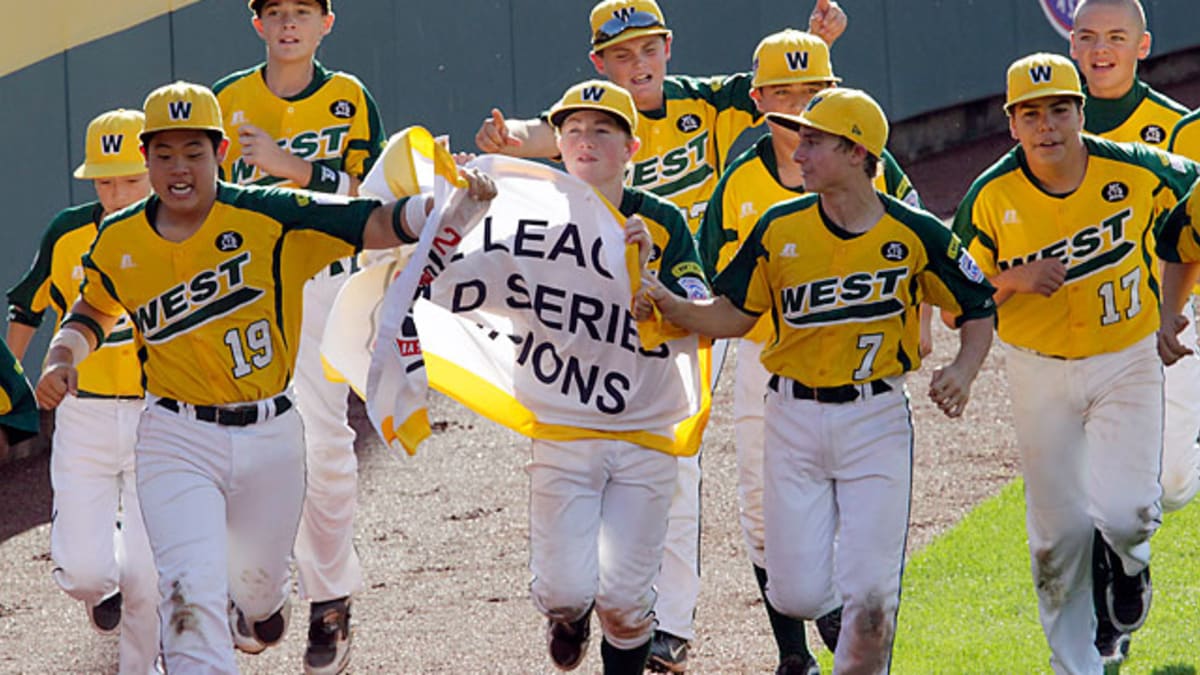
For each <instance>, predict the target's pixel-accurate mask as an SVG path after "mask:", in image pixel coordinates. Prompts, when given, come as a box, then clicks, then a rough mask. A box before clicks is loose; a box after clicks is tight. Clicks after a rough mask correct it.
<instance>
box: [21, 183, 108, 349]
mask: <svg viewBox="0 0 1200 675" xmlns="http://www.w3.org/2000/svg"><path fill="white" fill-rule="evenodd" d="M101 213H102V209H101V206H100V204H99V203H98V202H89V203H87V204H83V205H81V206H76V207H72V208H69V209H65V210H63V211H61V212H60V213H59V214H58V215H57V216H55V217H54V220H52V221H50V225H49V226H47V227H46V230H45V231H44V232H43V233H42V240H41V244H40V245H39V246H38V251H37V254H36V255H35V256H34V258H33V264H32V265H31V266H30V268H29V270H28V271H26V272H25V276H23V277H21V280H20V281H18V282H17V284H16V285H15V286H13V287H12V288H10V289H9V290H8V320H9V321H10V322H13V323H20V324H25V325H27V326H33V327H34V328H37V327H38V326H41V325H42V319H43V318H44V316H45V307H40V308H37V309H35V308H34V306H33V305H34V298H35V297H36V296H37V294H38V292H39V291H40V290H41V289H42V288H43V287H45V285H46V284H49V283H50V269H51V265H52V264H53V260H54V247H55V246H56V245H57V244H58V240H59V239H60V238H62V237H63V236H64V235H66V234H68V233H70V232H73V231H74V230H77V229H79V228H81V227H85V226H87V225H90V224H92V223H94V222H96V221H97V220H98V219H99V217H100V214H101ZM54 292H55V291H54V289H53V288H52V289H51V293H52V295H53V293H54ZM58 297H59V298H62V295H61V293H59V295H58ZM60 304H65V299H63V300H62V301H61V302H60Z"/></svg>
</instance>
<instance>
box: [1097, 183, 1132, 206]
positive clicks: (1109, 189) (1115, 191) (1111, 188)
mask: <svg viewBox="0 0 1200 675" xmlns="http://www.w3.org/2000/svg"><path fill="white" fill-rule="evenodd" d="M1100 196H1101V197H1104V201H1106V202H1119V201H1122V200H1124V199H1125V198H1126V197H1128V196H1129V186H1128V185H1126V184H1124V183H1122V182H1121V181H1119V180H1114V181H1113V182H1111V183H1109V184H1108V185H1105V186H1104V190H1103V191H1101V192H1100Z"/></svg>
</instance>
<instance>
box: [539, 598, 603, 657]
mask: <svg viewBox="0 0 1200 675" xmlns="http://www.w3.org/2000/svg"><path fill="white" fill-rule="evenodd" d="M591 625H592V609H591V608H590V607H589V608H588V611H587V612H585V613H584V615H583V616H582V617H580V618H578V619H576V620H575V621H555V620H553V619H551V620H550V621H549V623H548V624H547V625H546V641H547V642H548V643H549V648H550V660H551V661H553V662H554V667H555V668H558V669H559V670H562V671H567V670H575V669H576V668H578V667H579V664H580V663H581V662H582V661H583V657H584V655H585V654H587V646H588V638H589V637H591V633H592V628H591Z"/></svg>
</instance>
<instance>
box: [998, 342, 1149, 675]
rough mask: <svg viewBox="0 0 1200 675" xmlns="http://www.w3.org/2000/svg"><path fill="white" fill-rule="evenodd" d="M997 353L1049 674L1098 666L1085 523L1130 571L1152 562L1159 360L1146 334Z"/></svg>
mask: <svg viewBox="0 0 1200 675" xmlns="http://www.w3.org/2000/svg"><path fill="white" fill-rule="evenodd" d="M1005 357H1006V361H1007V370H1008V382H1009V389H1010V391H1011V393H1012V401H1013V420H1014V423H1015V426H1016V432H1017V444H1018V445H1019V446H1020V450H1021V468H1022V472H1023V474H1024V477H1025V507H1026V511H1025V514H1026V527H1027V530H1028V533H1029V553H1030V559H1031V568H1032V570H1033V579H1034V586H1035V588H1036V589H1037V596H1038V613H1039V614H1040V616H1041V621H1042V630H1043V632H1044V633H1045V634H1046V641H1047V642H1048V643H1049V645H1050V651H1051V656H1050V665H1051V666H1052V667H1053V669H1054V671H1055V672H1056V673H1072V674H1074V673H1099V672H1101V669H1102V666H1101V663H1100V654H1099V653H1098V652H1097V651H1096V648H1095V646H1094V645H1093V644H1092V641H1093V638H1094V636H1095V631H1096V620H1095V614H1094V608H1093V602H1092V566H1091V557H1092V543H1093V534H1092V532H1093V529H1098V530H1100V533H1101V534H1102V535H1103V536H1104V538H1105V540H1106V541H1107V542H1108V544H1109V545H1110V546H1111V547H1112V548H1113V550H1114V551H1116V553H1117V554H1118V555H1119V556H1120V557H1121V562H1122V566H1123V567H1124V568H1125V573H1126V574H1129V575H1133V574H1136V573H1138V572H1140V571H1141V570H1142V569H1143V568H1145V566H1146V565H1147V564H1149V562H1150V536H1151V535H1152V534H1154V531H1155V530H1156V529H1157V528H1158V525H1159V523H1160V522H1161V517H1162V516H1161V509H1160V506H1159V497H1160V496H1161V494H1162V490H1161V488H1160V487H1159V482H1158V476H1159V464H1160V458H1161V455H1162V437H1163V374H1162V370H1163V369H1162V363H1161V362H1160V361H1159V358H1158V354H1157V353H1156V351H1155V336H1154V335H1150V336H1149V337H1147V338H1145V339H1143V340H1140V341H1139V342H1138V343H1137V344H1134V345H1133V346H1131V347H1129V348H1127V349H1123V350H1121V351H1119V352H1114V353H1111V354H1101V355H1097V356H1092V357H1088V358H1085V359H1075V360H1062V359H1054V358H1049V357H1045V356H1041V355H1038V354H1034V353H1031V352H1028V351H1025V350H1021V349H1018V348H1015V347H1012V346H1009V345H1005Z"/></svg>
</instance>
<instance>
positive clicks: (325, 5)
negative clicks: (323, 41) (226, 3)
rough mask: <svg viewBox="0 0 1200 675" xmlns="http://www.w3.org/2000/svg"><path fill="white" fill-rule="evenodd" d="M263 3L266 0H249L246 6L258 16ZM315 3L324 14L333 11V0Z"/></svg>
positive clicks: (265, 2)
mask: <svg viewBox="0 0 1200 675" xmlns="http://www.w3.org/2000/svg"><path fill="white" fill-rule="evenodd" d="M265 4H267V0H250V2H247V3H246V6H247V7H249V8H250V11H251V12H254V16H258V13H259V12H261V11H262V7H263V5H265ZM317 4H318V5H320V6H321V8H322V9H324V10H325V13H326V14H328V13H329V12H332V11H333V0H317Z"/></svg>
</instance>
